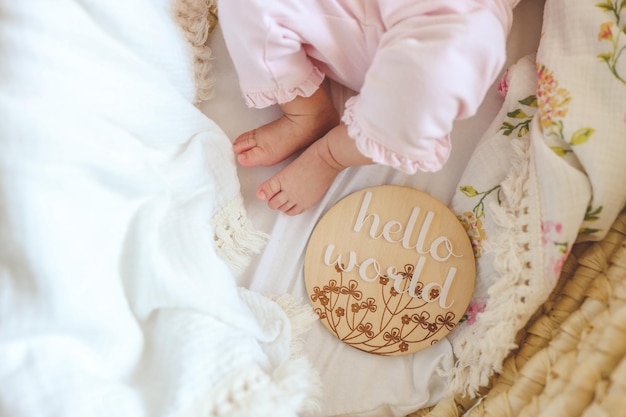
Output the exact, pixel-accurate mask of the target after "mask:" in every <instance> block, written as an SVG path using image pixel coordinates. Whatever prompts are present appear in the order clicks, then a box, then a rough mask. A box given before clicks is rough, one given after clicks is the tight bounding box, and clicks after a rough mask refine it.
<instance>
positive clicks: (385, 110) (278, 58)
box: [218, 0, 519, 215]
mask: <svg viewBox="0 0 626 417" xmlns="http://www.w3.org/2000/svg"><path fill="white" fill-rule="evenodd" d="M518 1H519V0H220V1H218V13H219V17H220V22H221V25H222V30H223V33H224V38H225V41H226V46H227V48H228V50H229V53H230V55H231V57H232V59H233V62H234V64H235V68H236V70H237V74H238V77H239V82H240V86H241V89H242V91H243V95H244V97H245V100H246V104H247V105H248V106H250V107H257V108H262V107H266V106H270V105H273V104H279V105H280V107H281V109H282V111H283V113H284V114H283V116H282V117H281V118H279V119H278V120H275V121H273V122H271V123H269V124H266V125H264V126H261V127H259V128H257V129H254V130H252V131H249V132H246V133H243V134H242V135H241V136H239V137H238V138H237V139H236V140H235V141H234V143H233V148H234V152H235V154H236V155H237V160H238V161H239V163H240V164H241V165H244V166H257V165H262V166H268V165H273V164H275V163H277V162H280V161H282V160H284V159H286V158H287V157H289V156H291V155H292V154H294V153H296V152H297V151H299V150H302V149H305V150H304V152H302V153H301V154H300V155H299V156H298V157H297V158H296V159H295V160H294V161H292V162H291V163H290V164H289V165H287V166H286V167H285V168H284V169H282V170H281V171H280V172H278V173H277V174H276V175H275V176H273V177H272V178H270V179H269V180H267V181H265V182H264V183H263V184H261V186H260V187H259V188H258V190H257V197H258V198H259V199H261V200H263V201H267V203H268V205H269V207H270V208H272V209H277V210H280V211H282V212H284V213H286V214H288V215H296V214H299V213H302V212H303V211H304V210H306V209H307V208H309V207H310V206H312V205H313V204H315V203H316V202H317V201H318V200H319V199H320V198H321V197H322V196H323V195H324V193H325V192H326V191H327V190H328V188H329V187H330V185H331V184H332V182H333V181H334V179H335V177H336V176H337V174H338V173H339V172H341V171H342V170H343V169H345V168H346V167H350V166H357V165H366V164H371V163H379V164H385V165H389V166H392V167H394V168H396V169H399V170H401V171H404V172H406V173H409V174H413V173H415V172H417V170H421V171H437V170H439V169H440V168H441V167H442V165H443V164H444V163H445V162H446V160H447V159H448V156H449V153H450V147H451V146H450V138H449V133H450V131H451V130H452V125H453V123H454V121H455V120H458V119H462V118H467V117H470V116H472V115H473V114H475V112H476V110H477V108H478V106H479V105H480V103H481V102H482V100H483V99H484V96H485V94H486V92H487V89H488V88H489V86H490V85H491V84H492V83H493V81H494V80H495V78H496V77H497V75H498V73H499V72H500V70H501V68H502V66H503V64H504V60H505V44H506V37H507V35H508V31H509V26H510V22H511V18H512V17H511V16H512V9H513V7H514V6H515V4H516V3H517V2H518ZM325 76H328V77H329V78H330V79H332V80H334V81H336V82H338V83H340V84H342V85H344V86H346V87H348V88H350V89H352V90H354V91H355V92H357V94H356V95H355V96H354V97H351V98H350V99H349V100H348V101H347V102H346V103H345V111H344V113H343V115H342V116H341V118H340V116H339V114H338V113H337V111H336V110H335V109H334V107H333V105H332V103H331V100H330V99H329V96H328V94H327V92H326V90H325V89H324V88H323V87H322V86H321V84H322V82H323V80H324V77H325Z"/></svg>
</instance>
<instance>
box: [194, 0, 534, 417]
mask: <svg viewBox="0 0 626 417" xmlns="http://www.w3.org/2000/svg"><path fill="white" fill-rule="evenodd" d="M542 14H543V1H534V0H526V1H523V2H521V3H520V4H519V5H518V6H517V8H516V9H515V11H514V23H513V27H512V31H511V36H510V39H509V42H508V44H507V51H508V58H507V65H506V66H507V67H508V66H509V65H510V64H512V63H514V62H515V61H516V60H518V59H519V58H521V57H523V56H525V55H527V54H529V53H533V52H535V51H536V48H537V45H538V42H539V36H540V32H541V20H542ZM211 46H212V48H213V56H214V61H213V64H214V67H213V69H212V75H213V76H214V77H215V81H216V82H215V97H214V98H213V99H212V100H209V101H207V102H205V103H203V104H202V105H201V109H202V110H203V111H204V112H205V113H206V114H208V115H209V116H210V117H211V118H212V119H213V120H215V121H216V122H217V123H218V124H219V125H220V126H221V127H222V128H223V129H224V130H225V132H226V133H227V134H228V135H229V137H230V138H231V140H234V138H236V137H237V136H238V135H239V134H240V133H243V132H244V131H246V130H249V129H252V128H254V127H257V126H258V125H260V124H263V123H266V122H268V121H271V120H273V119H275V118H276V117H278V116H279V115H280V111H279V109H277V108H276V107H270V108H267V109H263V110H257V109H249V108H247V107H246V106H245V104H244V101H243V98H242V97H241V94H240V92H239V89H238V85H237V78H236V74H235V72H234V68H233V67H232V63H231V62H230V60H229V58H228V54H227V51H226V49H225V47H224V44H223V39H222V37H221V34H220V32H219V28H218V29H217V31H216V33H215V34H214V38H213V40H212V43H211ZM331 92H332V94H333V99H334V102H335V104H336V105H337V107H338V108H340V109H341V106H342V104H343V103H344V102H345V99H346V98H347V97H349V95H350V93H349V92H348V91H346V90H344V89H342V88H341V87H339V86H336V85H332V86H331ZM501 105H502V98H501V97H500V96H499V95H498V93H497V91H496V85H494V86H493V87H492V89H491V90H490V92H489V93H488V95H487V97H486V99H485V101H484V102H483V105H482V106H481V108H480V109H479V111H478V114H477V115H476V116H475V117H473V118H470V119H468V120H464V121H461V122H458V123H457V124H456V125H455V128H454V130H453V132H452V141H453V149H452V154H451V156H450V160H449V161H448V163H447V164H446V165H445V166H444V168H443V169H442V170H441V171H440V172H438V173H435V174H432V173H418V174H416V175H412V176H409V175H406V174H402V173H400V172H397V171H394V170H393V169H390V168H387V167H382V166H367V167H360V168H352V169H349V170H347V171H344V172H343V173H342V174H341V175H340V176H339V177H338V178H337V180H336V181H335V183H334V184H333V186H332V187H331V188H330V190H329V191H328V193H327V194H326V195H325V197H324V198H323V199H322V201H320V202H319V203H318V204H317V205H315V206H314V207H312V208H311V209H309V210H308V211H307V212H305V213H304V214H302V215H299V216H297V217H288V216H285V215H283V214H280V213H278V212H275V211H272V210H270V209H268V208H267V207H266V206H265V204H263V203H261V202H259V201H258V200H257V199H256V197H255V191H256V188H257V187H258V186H259V185H260V184H261V183H262V182H263V181H264V180H265V179H267V178H269V177H270V176H271V175H273V174H274V173H276V172H278V170H279V169H280V168H281V167H283V166H284V165H285V164H286V163H288V162H289V161H285V162H283V163H281V164H278V165H277V166H273V167H255V168H243V167H239V169H238V173H239V178H240V181H241V188H242V193H243V195H244V199H245V204H246V209H247V211H248V214H249V216H250V219H251V221H252V223H253V225H254V226H255V227H257V228H258V229H260V230H262V231H264V232H266V233H268V234H269V235H270V236H271V238H270V240H269V243H268V245H267V247H266V249H265V250H264V251H263V253H262V254H261V255H259V256H257V257H256V258H254V259H253V262H252V264H251V265H250V267H249V268H248V269H247V270H246V271H245V272H244V273H242V274H241V275H240V276H239V277H238V282H239V284H240V285H242V286H245V287H249V288H251V289H253V290H255V291H259V292H262V293H270V294H283V293H289V294H292V295H294V296H296V297H298V298H302V300H303V302H307V295H306V293H305V289H304V282H303V275H302V268H303V262H304V251H305V248H306V245H307V241H308V238H309V235H310V234H311V232H312V230H313V228H314V226H315V224H316V222H317V220H318V219H319V218H320V216H321V215H323V213H324V212H325V211H326V210H327V209H328V208H330V207H331V206H332V205H334V204H335V203H336V202H338V201H339V200H340V199H341V198H343V197H345V196H347V195H348V194H350V193H352V192H354V191H357V190H359V189H362V188H365V187H369V186H375V185H380V184H397V185H407V186H411V187H414V188H417V189H420V190H422V191H425V192H427V193H429V194H430V195H432V196H433V197H435V198H437V199H439V200H440V201H442V202H444V203H445V204H450V202H451V199H452V196H453V194H454V192H455V191H456V188H457V186H458V182H459V179H460V177H461V174H462V173H463V171H464V169H465V167H466V165H467V162H468V160H469V158H470V155H471V154H472V152H473V150H474V148H475V147H476V144H477V143H478V142H479V140H480V139H481V136H482V134H483V132H484V131H485V130H486V129H487V127H488V126H489V124H490V123H491V121H492V120H493V117H494V116H495V115H496V113H497V112H498V110H499V109H500V107H501ZM304 347H305V354H306V356H307V357H308V358H309V359H310V360H311V361H312V363H313V365H314V366H315V367H316V369H318V370H319V372H320V373H321V377H322V382H323V390H324V391H323V402H322V408H323V412H322V415H324V416H361V417H379V416H381V417H382V416H403V415H406V414H408V413H409V412H411V411H414V410H416V409H418V408H421V407H424V406H429V405H433V404H435V403H436V402H437V401H438V400H439V399H440V398H441V397H442V396H443V393H444V389H445V383H446V381H447V380H446V378H444V377H442V376H440V375H439V374H438V373H437V368H442V369H448V368H450V367H451V366H452V363H453V357H452V352H451V347H450V344H449V343H448V342H447V341H442V342H440V343H438V344H437V345H435V346H433V347H431V348H429V349H427V350H425V351H423V352H420V353H418V354H415V355H411V356H404V357H378V356H375V355H370V354H367V353H364V352H361V351H358V350H356V349H353V348H351V347H348V346H346V345H343V344H342V343H341V342H339V341H337V340H336V339H335V338H334V337H333V336H332V335H331V334H330V333H329V332H328V331H327V330H326V329H325V328H324V327H323V325H322V324H321V323H316V325H315V326H314V328H313V329H312V330H311V331H310V332H309V333H308V334H307V337H306V340H305V345H304Z"/></svg>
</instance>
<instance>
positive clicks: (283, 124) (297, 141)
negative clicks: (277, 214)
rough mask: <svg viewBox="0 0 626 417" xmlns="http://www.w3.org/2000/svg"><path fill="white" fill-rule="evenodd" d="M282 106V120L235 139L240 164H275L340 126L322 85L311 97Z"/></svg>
mask: <svg viewBox="0 0 626 417" xmlns="http://www.w3.org/2000/svg"><path fill="white" fill-rule="evenodd" d="M280 107H281V109H282V110H283V113H284V115H283V116H282V117H281V118H279V119H278V120H275V121H273V122H271V123H268V124H266V125H263V126H261V127H259V128H257V129H254V130H251V131H248V132H245V133H243V134H242V135H240V136H239V137H238V138H237V139H235V142H234V143H233V149H234V151H235V154H237V160H238V161H239V163H240V164H241V165H244V166H256V165H262V166H269V165H274V164H275V163H277V162H280V161H282V160H284V159H285V158H287V157H289V156H291V155H292V154H293V153H295V152H297V151H298V150H300V149H302V148H305V147H306V146H308V145H310V144H311V143H313V142H314V141H316V140H317V139H319V138H320V137H322V136H324V134H326V132H328V131H329V130H330V129H332V128H333V127H335V126H337V124H339V114H338V113H337V111H336V110H335V109H334V107H333V105H332V103H331V101H330V98H329V97H328V94H327V93H326V90H325V89H324V87H323V86H320V88H318V89H317V90H316V91H315V93H313V95H311V96H310V97H301V96H298V97H296V98H295V99H294V100H292V101H290V102H288V103H284V104H282V105H281V106H280Z"/></svg>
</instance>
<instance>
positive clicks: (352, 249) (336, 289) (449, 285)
mask: <svg viewBox="0 0 626 417" xmlns="http://www.w3.org/2000/svg"><path fill="white" fill-rule="evenodd" d="M475 275H476V269H475V263H474V254H473V251H472V246H471V243H470V240H469V237H468V235H467V233H466V231H465V229H464V228H463V226H462V225H461V223H460V222H459V221H458V220H457V218H456V216H455V215H454V214H453V213H452V212H451V211H450V210H449V209H448V208H447V207H446V206H445V205H443V204H442V203H441V202H439V201H437V200H436V199H434V198H433V197H431V196H429V195H428V194H425V193H423V192H421V191H418V190H415V189H412V188H408V187H401V186H393V185H384V186H380V187H373V188H367V189H364V190H361V191H358V192H356V193H354V194H351V195H349V196H347V197H346V198H344V199H343V200H341V201H340V202H339V203H337V204H336V205H335V206H333V207H332V208H331V209H330V210H329V211H328V212H327V213H326V214H325V215H324V216H323V217H322V218H321V219H320V221H319V223H318V224H317V225H316V226H315V229H314V230H313V233H312V234H311V238H310V240H309V243H308V246H307V250H306V257H305V263H304V278H305V284H306V288H307V292H308V295H309V301H310V302H311V304H312V306H313V308H314V309H315V312H316V313H317V315H318V316H319V318H320V320H321V321H322V323H323V324H324V325H325V326H326V327H327V328H328V330H330V331H331V333H333V334H334V335H335V336H336V337H337V338H338V339H339V340H341V341H343V342H344V343H347V344H348V345H350V346H353V347H355V348H357V349H360V350H362V351H365V352H370V353H375V354H379V355H403V354H409V353H414V352H417V351H419V350H421V349H424V348H426V347H428V346H431V345H433V344H435V343H436V342H438V341H439V340H441V338H443V337H444V336H446V335H447V334H448V333H449V332H450V331H451V330H452V329H453V328H454V326H456V324H457V323H458V322H459V320H460V319H461V317H462V316H463V314H464V313H465V310H466V309H467V306H468V304H469V302H470V299H471V296H472V291H473V288H474V280H475Z"/></svg>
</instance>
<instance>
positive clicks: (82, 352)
mask: <svg viewBox="0 0 626 417" xmlns="http://www.w3.org/2000/svg"><path fill="white" fill-rule="evenodd" d="M190 56H191V54H190V49H189V47H188V45H187V44H186V43H185V41H184V37H183V36H182V34H181V31H180V28H179V27H178V26H177V25H176V24H175V23H174V19H173V18H172V12H171V4H170V2H169V1H168V0H152V1H150V0H134V1H131V2H128V1H121V0H112V1H106V2H102V1H97V0H59V1H55V2H50V1H47V0H40V1H38V0H31V1H18V2H16V1H10V0H0V416H2V417H9V416H10V417H20V416H28V417H34V416H55V417H56V416H68V417H69V416H80V417H90V416H107V417H108V416H124V417H134V416H151V417H166V416H172V417H174V416H190V417H191V416H251V415H254V416H263V415H267V416H270V415H271V416H280V415H284V416H295V415H296V414H297V413H298V412H300V411H302V410H303V409H304V408H307V407H308V406H309V405H310V404H309V400H310V394H311V393H312V392H313V391H314V388H315V381H316V376H315V373H314V372H312V371H311V368H310V367H309V365H308V363H307V362H306V361H304V360H303V359H300V358H296V357H295V356H294V354H293V353H294V352H293V350H292V346H293V345H292V342H293V339H294V336H296V333H297V331H298V329H296V328H294V326H292V324H294V323H296V322H299V324H298V325H300V324H302V323H304V322H306V320H307V317H308V316H307V315H306V312H305V311H298V309H297V308H296V309H292V310H294V311H295V313H296V314H295V315H292V317H290V316H289V315H288V314H287V313H286V312H285V310H284V309H283V308H281V307H280V306H279V304H278V303H276V302H274V301H271V300H269V299H268V298H265V297H263V296H261V295H259V294H256V293H252V292H249V291H246V290H243V289H239V288H237V287H236V285H235V281H234V279H233V272H232V270H231V268H230V267H229V264H228V263H227V262H225V261H224V260H223V259H228V260H229V261H232V262H231V263H232V264H233V265H235V266H237V265H241V263H242V262H243V259H244V258H245V254H246V252H247V251H249V250H254V249H255V247H258V244H259V243H260V242H261V241H262V239H261V237H259V236H258V235H255V234H254V233H252V232H251V231H250V230H249V225H248V223H247V222H246V220H245V212H243V211H242V208H241V207H242V206H241V197H240V194H239V183H238V181H237V177H236V172H235V166H234V160H233V157H232V155H231V149H230V142H229V141H228V139H227V137H226V136H225V134H223V132H222V131H221V130H220V129H219V128H218V127H217V126H216V125H215V124H214V123H213V122H212V121H211V120H210V119H208V118H207V117H206V116H204V115H203V114H202V113H201V112H200V111H198V110H197V109H196V108H195V107H194V106H193V104H192V101H193V97H194V94H195V87H194V83H193V74H192V69H191V68H192V64H191V58H190ZM218 230H219V233H218ZM216 234H218V235H220V236H221V237H219V236H218V237H216ZM225 240H226V241H225ZM216 243H218V245H216ZM238 245H239V246H238ZM216 247H218V248H219V253H218V250H217V249H216ZM220 255H222V256H220ZM292 312H293V311H292ZM252 410H253V411H252Z"/></svg>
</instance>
